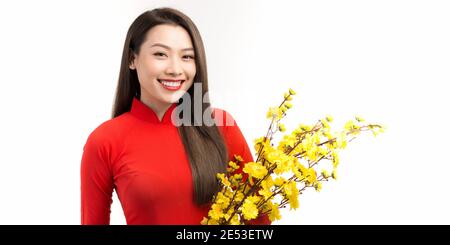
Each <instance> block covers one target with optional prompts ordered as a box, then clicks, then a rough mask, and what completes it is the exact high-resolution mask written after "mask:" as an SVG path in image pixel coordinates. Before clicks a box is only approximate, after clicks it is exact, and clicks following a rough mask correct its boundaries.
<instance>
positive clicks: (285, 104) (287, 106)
mask: <svg viewBox="0 0 450 245" xmlns="http://www.w3.org/2000/svg"><path fill="white" fill-rule="evenodd" d="M284 106H285V107H286V108H287V109H291V108H292V104H291V103H289V102H286V103H284Z"/></svg>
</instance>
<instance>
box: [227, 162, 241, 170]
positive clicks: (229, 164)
mask: <svg viewBox="0 0 450 245" xmlns="http://www.w3.org/2000/svg"><path fill="white" fill-rule="evenodd" d="M228 166H230V167H231V168H232V169H239V165H237V164H236V163H235V162H233V161H230V162H229V163H228Z"/></svg>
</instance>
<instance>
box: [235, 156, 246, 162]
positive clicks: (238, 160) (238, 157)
mask: <svg viewBox="0 0 450 245" xmlns="http://www.w3.org/2000/svg"><path fill="white" fill-rule="evenodd" d="M234 159H235V160H236V161H237V162H243V161H244V159H242V157H241V156H239V155H234Z"/></svg>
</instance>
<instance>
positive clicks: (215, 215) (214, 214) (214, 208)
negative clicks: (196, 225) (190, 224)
mask: <svg viewBox="0 0 450 245" xmlns="http://www.w3.org/2000/svg"><path fill="white" fill-rule="evenodd" d="M208 215H209V217H211V219H215V220H219V219H220V218H222V217H223V210H222V207H221V206H220V205H217V204H213V205H211V209H210V210H209V212H208Z"/></svg>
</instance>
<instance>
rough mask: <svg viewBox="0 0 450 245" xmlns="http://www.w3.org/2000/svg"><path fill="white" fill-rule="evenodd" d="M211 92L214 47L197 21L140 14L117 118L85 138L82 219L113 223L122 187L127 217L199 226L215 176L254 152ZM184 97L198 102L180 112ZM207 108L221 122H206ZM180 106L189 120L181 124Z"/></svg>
mask: <svg viewBox="0 0 450 245" xmlns="http://www.w3.org/2000/svg"><path fill="white" fill-rule="evenodd" d="M198 91H200V92H201V94H200V95H195V93H196V92H198ZM207 92H208V79H207V71H206V59H205V51H204V47H203V43H202V39H201V37H200V33H199V31H198V30H197V28H196V26H195V25H194V23H193V22H192V20H190V19H189V18H188V17H187V16H186V15H184V14H183V13H181V12H179V11H177V10H174V9H170V8H160V9H154V10H152V11H147V12H145V13H143V14H142V15H140V16H139V17H138V18H137V19H136V20H135V21H134V22H133V23H132V25H131V26H130V28H129V30H128V33H127V37H126V40H125V46H124V49H123V55H122V62H121V68H120V73H119V81H118V86H117V91H116V97H115V103H114V106H113V113H112V119H110V120H108V121H106V122H104V123H103V124H101V125H100V126H99V127H97V128H96V129H95V130H94V131H93V132H92V133H91V134H90V136H89V137H88V139H87V142H86V144H85V146H84V152H83V157H82V162H81V223H82V224H109V220H110V207H111V203H112V199H111V197H112V192H113V190H114V189H115V190H116V193H117V195H118V197H119V199H120V202H121V204H122V208H123V211H124V214H125V217H126V220H127V224H200V221H201V220H202V218H203V217H205V216H207V213H208V210H209V207H210V202H211V200H212V196H213V195H214V194H215V192H217V191H218V187H219V186H218V183H217V180H216V174H217V173H220V172H224V171H225V169H226V164H227V162H228V161H229V159H230V158H231V156H233V155H234V154H237V155H241V156H242V157H243V159H244V160H245V161H252V160H253V159H252V155H251V153H250V150H249V148H248V145H247V144H246V142H245V139H244V137H243V135H242V133H241V131H240V130H239V128H238V126H237V124H236V123H234V124H230V123H229V122H230V119H232V117H231V116H230V115H229V114H228V113H226V112H225V111H222V110H219V109H214V110H211V108H210V104H209V103H208V101H209V100H208V98H207ZM181 101H182V102H181ZM181 103H183V105H184V107H185V108H187V109H189V110H186V111H181V113H176V112H179V110H177V109H178V108H177V106H179V105H180V104H181ZM186 105H187V106H186ZM193 112H196V113H193ZM199 112H200V114H201V115H206V116H210V117H209V118H213V120H214V122H215V123H216V124H212V125H211V124H210V123H209V124H208V123H202V121H203V120H201V121H199V120H198V116H196V115H198V113H199ZM176 114H179V115H182V116H183V118H182V119H183V122H188V123H183V124H179V123H176V122H175V121H176V119H175V116H174V115H176ZM223 115H225V116H223ZM201 118H202V119H203V117H201ZM206 118H208V117H206ZM177 122H179V121H177ZM189 122H192V123H189ZM248 223H249V224H270V221H269V220H268V218H267V216H263V217H260V218H258V219H257V220H255V221H252V222H251V223H250V222H248Z"/></svg>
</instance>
